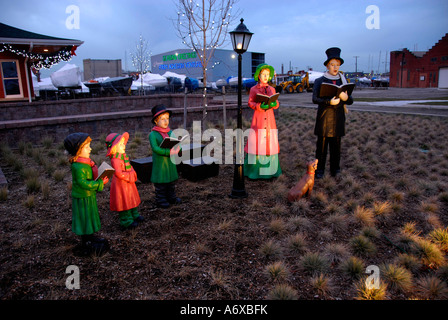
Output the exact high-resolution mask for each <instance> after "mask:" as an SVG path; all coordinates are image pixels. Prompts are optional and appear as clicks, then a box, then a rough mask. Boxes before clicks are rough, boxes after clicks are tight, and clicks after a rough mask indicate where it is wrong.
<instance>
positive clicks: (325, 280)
mask: <svg viewBox="0 0 448 320" xmlns="http://www.w3.org/2000/svg"><path fill="white" fill-rule="evenodd" d="M310 284H311V286H312V287H313V289H314V290H316V292H317V294H318V295H320V296H323V297H327V296H328V295H330V293H331V292H332V291H333V289H334V288H333V283H332V281H331V279H330V278H329V277H328V276H327V275H325V274H322V273H321V274H319V275H315V276H313V277H312V278H311V279H310Z"/></svg>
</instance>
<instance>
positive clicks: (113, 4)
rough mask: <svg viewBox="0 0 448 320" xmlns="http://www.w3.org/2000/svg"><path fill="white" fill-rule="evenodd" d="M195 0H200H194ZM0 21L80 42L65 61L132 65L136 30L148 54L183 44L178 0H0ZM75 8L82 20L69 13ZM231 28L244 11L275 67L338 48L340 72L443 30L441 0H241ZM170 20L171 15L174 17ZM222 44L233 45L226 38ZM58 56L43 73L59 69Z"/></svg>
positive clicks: (425, 44)
mask: <svg viewBox="0 0 448 320" xmlns="http://www.w3.org/2000/svg"><path fill="white" fill-rule="evenodd" d="M193 1H198V0H193ZM0 2H1V4H0V8H1V10H0V22H2V23H4V24H7V25H10V26H13V27H17V28H20V29H24V30H27V31H32V32H36V33H40V34H45V35H49V36H55V37H61V38H69V39H77V40H81V41H84V43H83V44H82V45H81V46H80V47H79V48H78V49H77V51H76V56H74V57H73V59H72V60H71V61H70V62H69V63H72V64H76V65H77V66H79V67H80V69H81V70H82V69H83V62H82V61H83V59H121V60H122V67H123V68H125V67H127V68H128V69H131V70H132V69H134V68H133V66H132V63H131V60H130V57H129V56H130V53H131V52H134V51H135V46H136V44H137V42H138V40H139V37H140V35H141V36H142V37H143V38H144V39H145V40H146V41H147V42H148V45H149V49H150V51H151V53H152V54H160V53H164V52H167V51H171V50H175V49H185V48H186V47H185V45H184V44H183V43H182V41H181V39H180V38H179V37H178V36H177V33H176V27H175V25H174V20H175V19H176V17H177V8H176V2H177V1H175V0H127V1H118V0H58V1H54V0H51V1H50V0H39V1H35V0H15V1H6V0H0ZM70 6H76V8H78V9H79V26H75V27H74V28H68V27H67V23H66V22H67V20H69V21H71V22H73V21H74V20H72V19H70V16H71V14H73V12H74V11H71V10H70ZM232 13H233V14H234V17H235V21H234V22H233V25H230V26H229V30H228V31H232V30H233V29H235V27H236V26H237V25H238V23H239V19H240V18H244V23H245V25H246V27H247V28H248V29H249V30H250V31H251V32H253V33H254V35H253V36H252V40H251V42H250V45H249V49H248V51H252V52H263V53H265V62H266V63H268V64H270V65H272V66H273V67H274V68H275V70H276V72H277V73H281V70H282V66H283V70H284V72H286V71H288V70H289V69H292V70H293V71H298V70H307V69H309V68H312V69H313V70H316V71H325V67H324V66H323V62H324V61H325V60H326V55H325V50H326V49H327V48H329V47H334V46H335V47H339V48H341V50H342V51H341V57H342V58H343V59H344V61H345V62H344V64H343V65H342V66H341V70H342V71H345V72H352V71H364V72H368V71H370V70H373V71H375V72H377V71H379V72H385V71H389V66H388V64H389V59H390V58H389V55H390V51H394V50H400V49H403V48H408V49H409V50H411V51H427V50H429V49H430V48H431V47H432V46H433V45H434V44H436V43H437V41H439V40H440V39H441V38H442V37H443V36H444V35H445V34H446V33H447V32H448V19H447V18H446V16H447V14H448V1H446V0H425V1H422V0H393V1H392V0H350V1H349V0H333V1H329V0H306V1H302V0H277V1H272V0H239V1H238V2H237V3H236V4H235V5H234V6H233V8H232ZM173 19H174V20H173ZM221 49H232V47H231V44H230V42H229V43H228V44H227V45H225V46H224V47H221ZM64 64H65V63H59V64H57V65H55V66H53V67H52V68H51V69H49V70H43V72H42V74H43V76H45V75H47V76H49V74H51V73H52V72H54V71H57V70H58V69H60V68H61V67H62V66H64Z"/></svg>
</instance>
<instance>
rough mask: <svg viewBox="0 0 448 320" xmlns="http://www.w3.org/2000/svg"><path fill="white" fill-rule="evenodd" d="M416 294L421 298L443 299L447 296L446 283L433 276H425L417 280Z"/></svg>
mask: <svg viewBox="0 0 448 320" xmlns="http://www.w3.org/2000/svg"><path fill="white" fill-rule="evenodd" d="M416 289H417V294H418V296H420V297H421V298H423V299H430V300H443V299H447V298H448V288H447V286H446V284H445V283H444V282H443V281H442V280H440V279H439V278H437V277H435V276H426V277H422V278H420V279H418V280H417V285H416Z"/></svg>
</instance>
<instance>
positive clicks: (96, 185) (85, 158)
mask: <svg viewBox="0 0 448 320" xmlns="http://www.w3.org/2000/svg"><path fill="white" fill-rule="evenodd" d="M91 141H92V139H91V138H90V137H89V135H88V134H86V133H82V132H77V133H72V134H70V135H68V136H67V137H66V138H65V140H64V147H65V149H66V150H67V151H68V153H69V154H70V159H69V162H70V163H71V172H72V192H71V196H72V231H73V232H74V233H75V234H76V235H78V236H81V252H80V254H82V255H90V254H96V255H102V254H104V253H105V252H107V251H108V250H109V244H108V241H107V240H106V239H102V238H99V237H96V236H95V235H94V233H95V232H97V231H99V230H100V228H101V223H100V216H99V213H98V206H97V201H96V193H97V192H98V191H102V190H103V188H104V185H105V184H107V183H108V182H109V179H108V178H107V177H105V178H103V179H99V180H98V181H96V180H95V178H96V177H97V176H98V168H97V166H96V165H95V163H94V162H93V161H92V160H91V159H90V152H91V151H92V149H91V148H90V142H91Z"/></svg>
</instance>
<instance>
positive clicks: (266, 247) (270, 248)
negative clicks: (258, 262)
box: [260, 240, 283, 259]
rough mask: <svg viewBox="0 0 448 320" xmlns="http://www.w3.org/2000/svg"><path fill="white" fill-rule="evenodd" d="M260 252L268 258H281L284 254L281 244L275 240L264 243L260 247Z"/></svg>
mask: <svg viewBox="0 0 448 320" xmlns="http://www.w3.org/2000/svg"><path fill="white" fill-rule="evenodd" d="M260 252H261V254H262V255H264V256H265V257H266V258H273V259H275V258H279V257H280V256H281V255H282V254H283V251H282V248H281V246H280V245H279V244H278V243H277V242H275V241H273V240H268V241H266V242H265V243H263V244H262V245H261V247H260Z"/></svg>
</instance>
